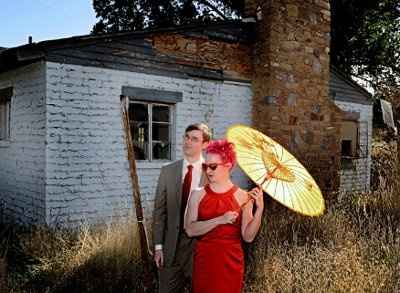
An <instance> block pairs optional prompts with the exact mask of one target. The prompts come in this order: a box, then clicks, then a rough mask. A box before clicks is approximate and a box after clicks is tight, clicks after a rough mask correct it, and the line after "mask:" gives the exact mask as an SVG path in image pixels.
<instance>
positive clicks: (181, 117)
mask: <svg viewBox="0 0 400 293" xmlns="http://www.w3.org/2000/svg"><path fill="white" fill-rule="evenodd" d="M8 86H13V87H14V92H15V96H14V97H13V100H12V114H11V115H12V118H11V119H12V121H11V125H12V129H11V135H12V138H11V141H10V142H0V195H1V205H2V206H1V208H2V210H3V211H4V216H6V217H9V218H11V217H15V218H17V219H18V220H19V222H21V223H25V224H27V223H41V222H45V221H46V222H47V223H49V224H51V225H67V224H68V225H77V224H79V223H80V222H82V221H88V222H99V221H103V220H104V221H108V220H110V219H113V218H114V219H115V218H119V217H125V216H127V215H129V214H131V213H132V200H131V199H132V190H131V183H130V177H129V164H128V162H127V158H126V149H125V144H124V136H123V130H122V123H121V115H120V102H119V100H120V94H121V88H122V86H132V87H143V88H149V89H158V90H167V91H177V92H182V94H183V101H182V102H181V103H178V104H177V105H176V108H175V122H176V133H175V137H176V139H175V143H176V145H175V150H176V151H175V154H174V156H175V158H181V157H182V153H181V147H182V136H183V132H184V129H185V127H186V126H187V125H188V124H190V123H193V122H199V121H202V122H205V123H207V124H208V125H209V126H210V127H211V128H212V129H213V132H214V138H223V137H224V135H225V131H226V129H227V127H229V126H230V125H232V124H236V123H243V124H248V125H250V124H251V96H252V93H251V86H250V84H242V83H235V82H224V83H223V82H218V81H208V80H207V81H206V80H200V79H179V78H170V77H165V76H155V75H147V74H140V73H133V72H123V71H117V70H109V69H100V68H93V67H82V66H75V65H65V64H58V63H36V64H33V65H30V66H26V67H23V68H20V69H18V70H15V71H12V72H8V73H5V74H2V75H0V88H3V87H8ZM336 103H337V105H338V106H339V107H340V108H342V109H343V110H346V111H357V112H360V114H361V117H360V120H361V121H367V124H366V125H368V126H367V127H363V128H362V129H361V140H362V141H361V143H362V144H366V143H367V142H368V145H369V151H368V158H367V159H359V160H356V161H355V164H354V165H355V169H354V170H343V171H342V173H341V189H342V190H348V191H350V190H365V189H368V188H369V184H370V183H369V182H370V172H369V170H370V164H371V161H370V142H371V134H372V106H369V105H359V104H353V103H347V102H339V101H337V102H336ZM361 125H362V126H365V124H361ZM367 140H368V141H367ZM164 163H165V162H157V161H155V162H145V161H139V162H138V164H137V167H138V173H139V174H138V175H139V184H140V187H141V193H142V198H143V204H144V207H145V214H146V217H147V218H150V217H151V214H152V209H153V204H154V191H155V187H156V183H157V179H158V175H159V170H160V167H161V166H162V164H164ZM233 177H234V181H235V182H236V183H238V184H240V185H242V186H245V185H246V184H247V180H246V177H245V176H242V175H241V172H240V171H239V170H236V171H235V173H234V176H233Z"/></svg>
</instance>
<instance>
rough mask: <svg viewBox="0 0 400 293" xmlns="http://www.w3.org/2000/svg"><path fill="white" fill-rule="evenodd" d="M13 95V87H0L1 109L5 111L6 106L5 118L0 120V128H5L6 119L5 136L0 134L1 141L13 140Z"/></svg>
mask: <svg viewBox="0 0 400 293" xmlns="http://www.w3.org/2000/svg"><path fill="white" fill-rule="evenodd" d="M12 97H13V88H12V87H6V88H1V89H0V106H1V108H0V111H3V106H4V113H5V119H4V120H3V119H1V120H0V129H3V122H4V121H5V125H4V128H5V136H4V137H2V136H0V142H2V143H3V142H10V141H11V109H12V107H11V105H12Z"/></svg>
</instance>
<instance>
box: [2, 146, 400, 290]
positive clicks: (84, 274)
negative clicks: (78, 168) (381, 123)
mask: <svg viewBox="0 0 400 293" xmlns="http://www.w3.org/2000/svg"><path fill="white" fill-rule="evenodd" d="M389 154H390V152H389ZM378 157H381V158H385V156H378ZM388 160H389V161H390V162H391V160H390V156H389V157H388ZM378 166H379V168H376V165H375V169H373V170H375V171H374V172H375V173H374V174H373V175H374V176H373V177H374V178H375V179H374V186H375V190H374V191H372V192H369V193H357V194H356V193H354V194H338V195H337V196H334V197H332V199H330V200H329V201H328V202H327V211H326V213H325V214H324V215H323V216H321V217H318V218H308V217H302V216H299V215H297V214H295V213H293V212H290V211H289V210H288V209H286V208H283V207H282V206H280V205H279V204H277V203H276V202H274V201H271V200H269V201H268V202H267V203H266V210H265V217H264V223H263V226H262V230H261V232H260V235H259V236H258V237H257V239H256V241H255V243H253V244H251V245H249V246H246V252H247V253H246V255H247V256H246V263H247V266H246V285H245V292H249V293H253V292H254V293H255V292H324V293H326V292H400V233H399V232H400V169H399V167H398V166H397V167H396V165H392V169H391V172H388V171H387V168H386V167H385V166H387V165H386V162H380V163H379V164H378ZM382 170H383V171H382ZM0 239H1V240H0V241H1V242H0V286H2V287H0V289H1V288H2V289H4V285H2V284H4V282H6V283H7V287H8V291H3V292H18V293H19V292H41V293H42V292H142V291H143V286H142V277H143V268H142V264H141V262H140V261H139V259H140V254H139V249H138V247H139V243H138V235H137V226H136V225H135V223H134V221H133V220H129V221H127V222H126V223H119V224H114V225H110V226H106V227H99V228H96V229H94V228H91V229H89V228H88V227H82V228H81V230H80V231H77V232H71V231H62V230H57V231H52V230H49V229H46V228H39V227H36V228H34V229H31V230H27V231H23V230H18V231H17V230H15V228H13V227H10V226H4V227H2V228H0ZM3 258H5V259H6V260H7V269H8V278H7V280H5V279H4V278H2V276H3V277H4V273H2V271H3V269H4V268H5V266H3V265H2V260H3ZM2 282H3V283H2ZM0 292H1V290H0Z"/></svg>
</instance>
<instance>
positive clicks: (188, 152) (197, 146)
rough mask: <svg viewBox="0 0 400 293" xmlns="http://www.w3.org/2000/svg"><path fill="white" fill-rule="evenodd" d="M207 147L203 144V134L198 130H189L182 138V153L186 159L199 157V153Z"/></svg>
mask: <svg viewBox="0 0 400 293" xmlns="http://www.w3.org/2000/svg"><path fill="white" fill-rule="evenodd" d="M206 146H207V143H206V142H203V132H202V131H200V130H191V131H188V132H186V133H185V135H184V137H183V153H184V154H185V156H188V157H197V156H200V154H201V151H202V150H203V149H204V148H205V147H206Z"/></svg>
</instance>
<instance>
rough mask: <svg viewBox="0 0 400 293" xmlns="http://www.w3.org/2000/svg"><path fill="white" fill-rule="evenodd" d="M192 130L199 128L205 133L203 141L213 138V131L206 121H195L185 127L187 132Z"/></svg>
mask: <svg viewBox="0 0 400 293" xmlns="http://www.w3.org/2000/svg"><path fill="white" fill-rule="evenodd" d="M192 130H199V131H201V132H202V134H203V142H208V141H210V139H211V132H210V129H209V128H208V126H207V125H206V124H204V123H194V124H190V125H189V126H188V127H186V129H185V133H188V132H189V131H192Z"/></svg>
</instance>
